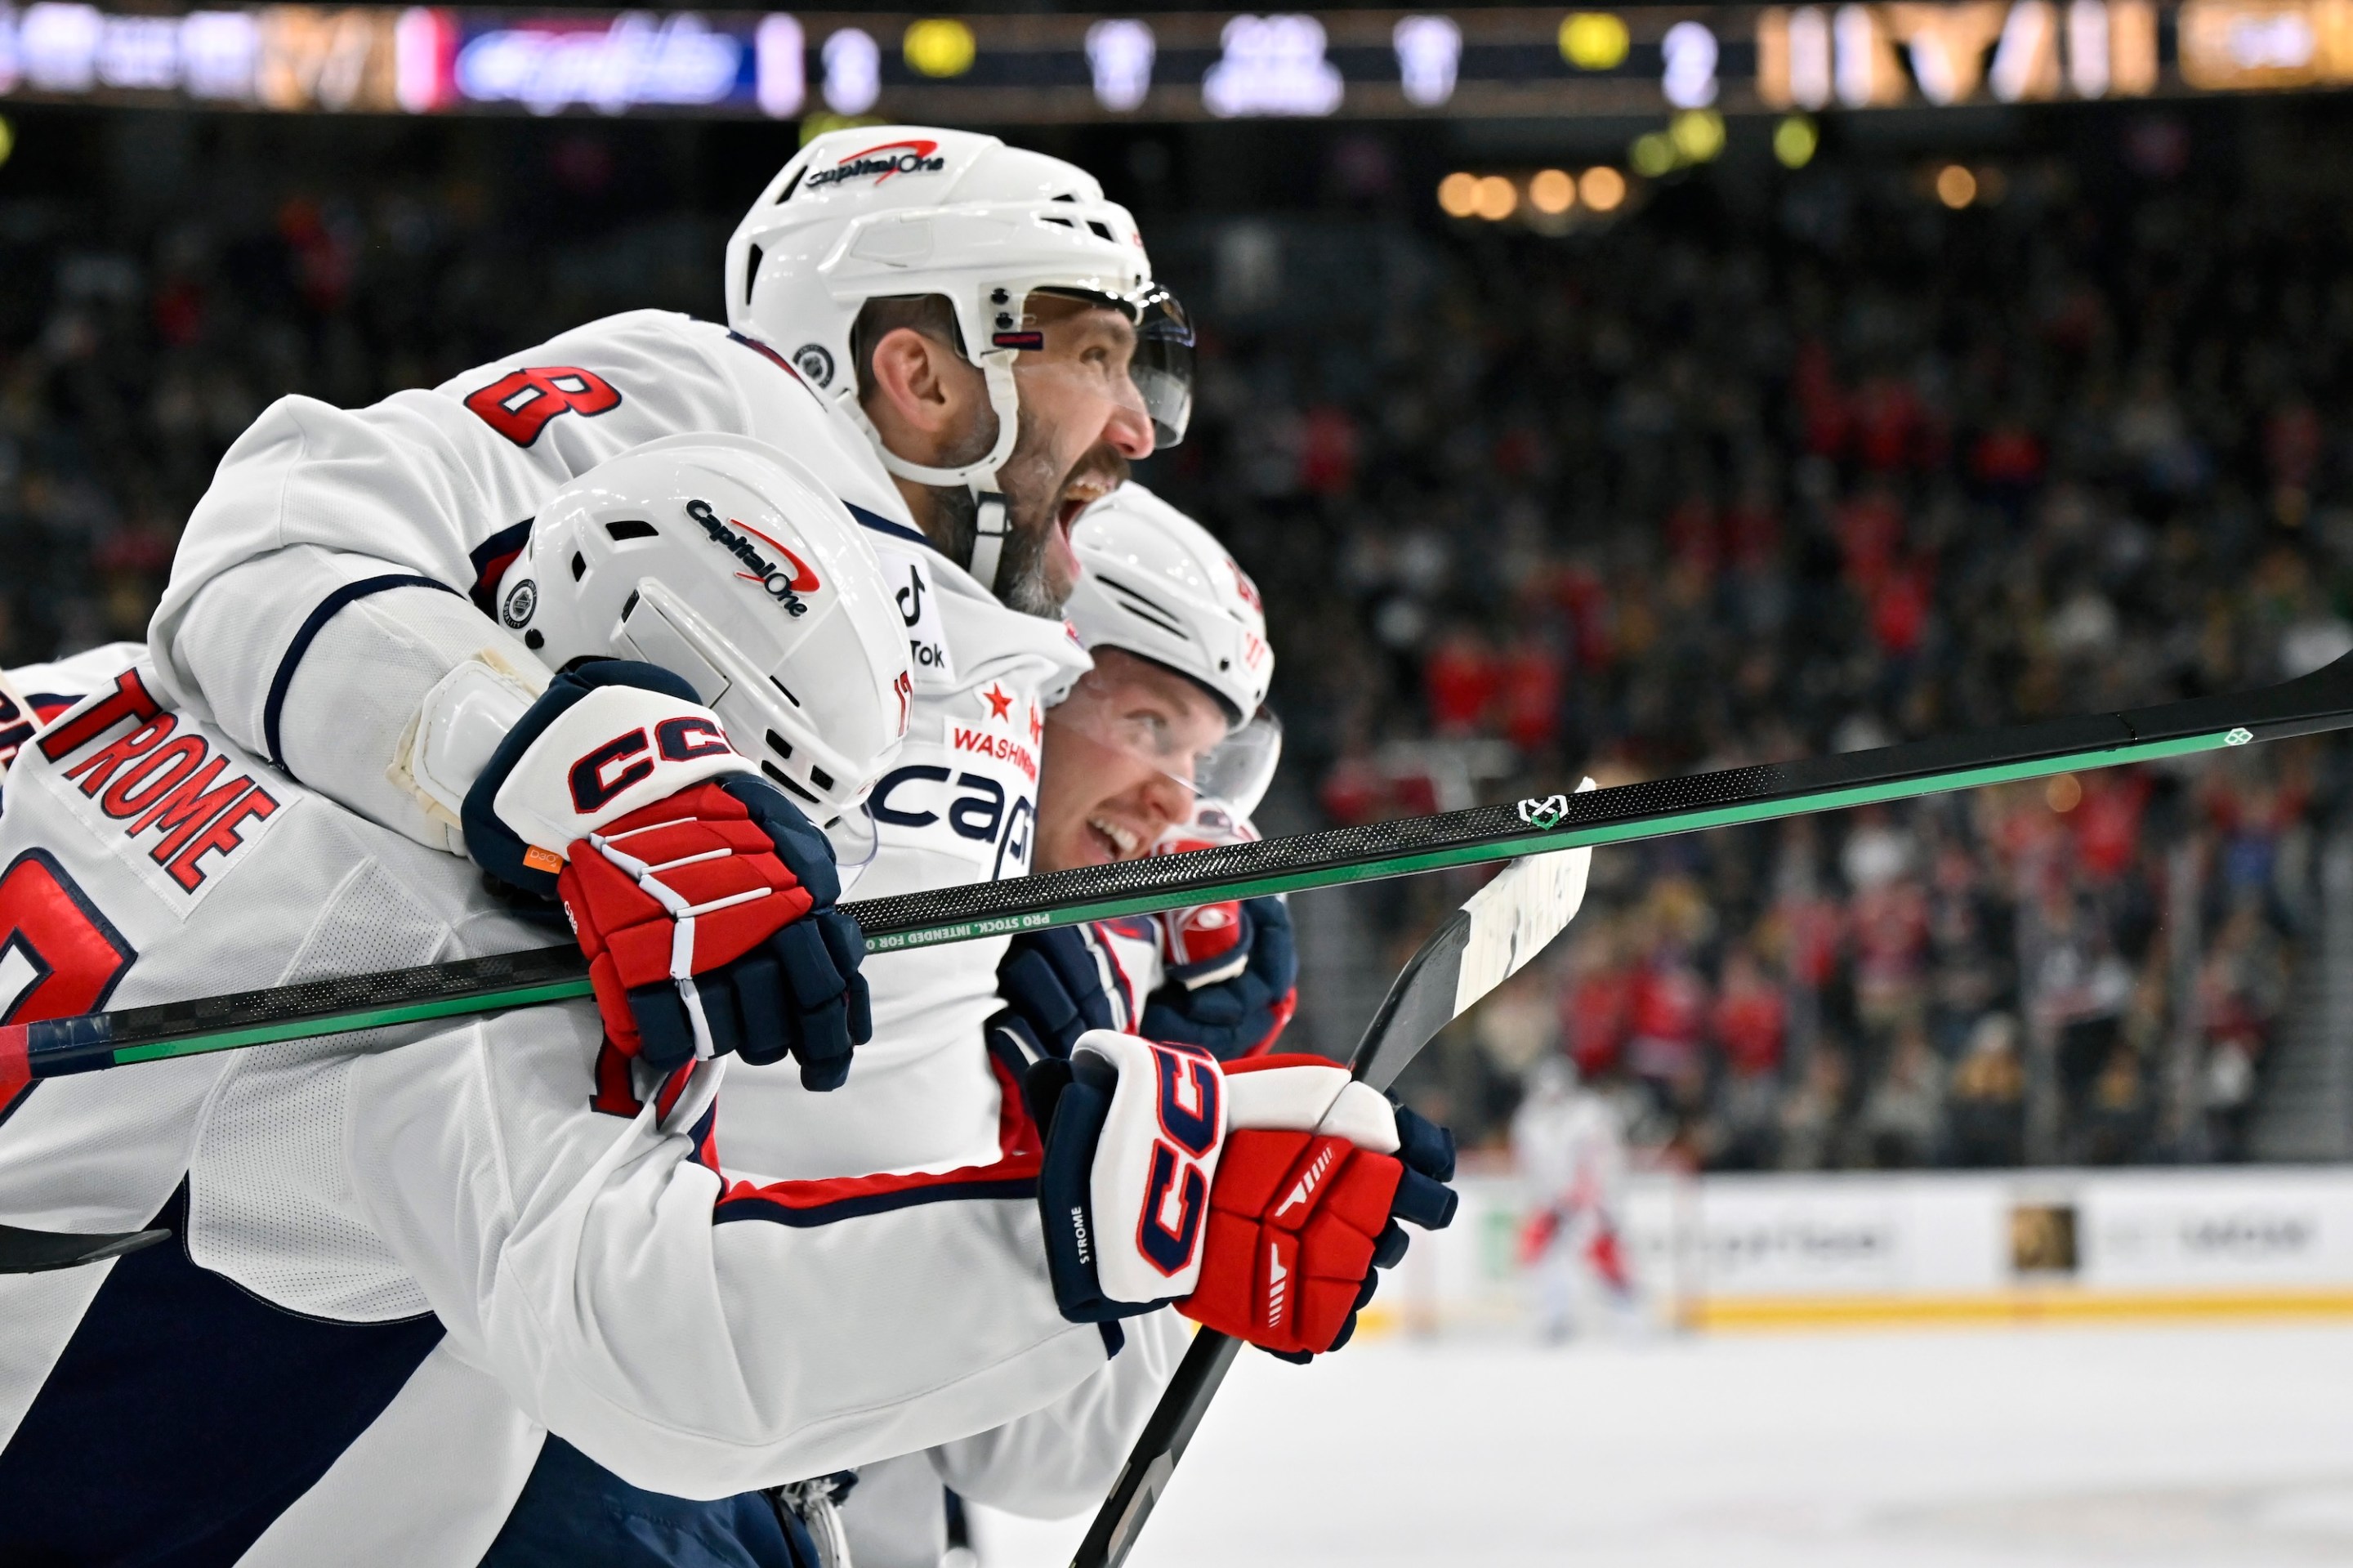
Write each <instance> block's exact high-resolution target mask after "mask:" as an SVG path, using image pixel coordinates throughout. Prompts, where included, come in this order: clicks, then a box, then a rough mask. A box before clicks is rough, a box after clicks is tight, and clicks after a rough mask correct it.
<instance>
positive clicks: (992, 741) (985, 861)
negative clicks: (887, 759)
mask: <svg viewBox="0 0 2353 1568" xmlns="http://www.w3.org/2000/svg"><path fill="white" fill-rule="evenodd" d="M942 705H943V706H944V707H946V709H947V710H948V711H947V712H946V714H945V715H944V716H943V717H942V719H941V722H940V730H939V739H938V740H937V741H936V742H932V741H930V740H928V738H927V737H925V736H923V732H922V731H918V732H917V735H916V737H915V738H913V739H911V740H910V742H909V744H908V747H907V749H906V751H905V752H903V753H902V760H901V764H900V766H899V767H897V768H892V770H891V771H890V772H888V773H886V774H884V775H883V776H882V779H881V782H880V783H878V784H876V785H875V786H874V793H873V794H872V795H871V797H870V798H869V799H868V801H867V810H868V811H869V812H870V813H871V815H872V816H873V818H874V821H876V822H877V823H879V824H881V825H882V826H883V827H885V828H886V829H888V828H898V829H905V830H920V833H919V834H918V835H916V836H917V837H918V839H919V842H925V843H928V844H930V845H931V846H932V847H934V848H939V849H944V850H948V851H950V852H951V853H955V855H956V857H957V858H958V859H962V860H969V861H972V862H974V863H976V865H977V866H979V867H981V868H982V869H984V870H985V871H986V874H987V875H988V876H989V877H991V878H996V877H1003V876H1019V875H1021V874H1023V873H1025V872H1027V871H1028V870H1029V854H1030V849H1031V841H1032V839H1033V838H1034V837H1035V834H1036V829H1037V821H1038V804H1037V799H1036V791H1037V787H1038V749H1039V741H1040V740H1041V738H1042V737H1043V736H1044V734H1045V727H1046V726H1045V709H1044V708H1043V707H1042V706H1041V705H1039V701H1038V699H1037V696H1036V695H1035V694H1033V693H1032V692H1030V691H1029V689H1028V688H1027V687H1026V686H1022V685H1018V684H1009V683H1006V682H1004V681H988V682H986V683H982V684H981V685H978V686H976V687H974V688H972V689H971V690H970V691H967V692H961V693H957V694H953V695H950V696H948V697H946V698H945V699H944V702H943V703H942ZM928 758H936V759H937V760H930V759H928Z"/></svg>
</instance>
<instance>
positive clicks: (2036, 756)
mask: <svg viewBox="0 0 2353 1568" xmlns="http://www.w3.org/2000/svg"><path fill="white" fill-rule="evenodd" d="M2348 726H2353V654H2348V655H2347V656H2346V657H2344V658H2342V659H2339V660H2337V662H2335V663H2333V664H2330V665H2329V666H2328V667H2327V668H2326V669H2323V670H2318V671H2315V672H2314V673H2311V674H2309V675H2305V676H2301V677H2299V678H2298V679H2296V680H2294V681H2288V682H2284V683H2281V684H2279V685H2276V686H2270V687H2266V688H2264V689H2263V690H2262V691H2256V692H2248V693H2244V694H2241V695H2238V696H2228V697H2193V698H2191V699H2189V701H2186V702H2179V703H2168V704H2165V705H2162V706H2158V707H2149V708H2138V709H2135V710H2132V711H2130V712H2126V713H2120V714H2103V715H2094V716H2089V717H2084V718H2073V719H2052V720H2049V721H2046V722H2044V723H2041V724H2031V725H2019V726H2013V727H2011V728H2008V729H1999V730H1991V731H1988V732H1986V733H1984V734H1980V735H1971V736H1948V737H1946V738H1942V739H1936V740H1922V741H1914V742H1912V743H1910V744H1909V745H1905V746H1891V747H1883V748H1881V749H1879V750H1875V751H1855V752H1849V753H1846V754H1845V755H1843V756H1840V757H1827V758H1813V759H1810V760H1808V761H1802V762H1788V763H1777V764H1772V765H1767V766H1759V767H1753V768H1727V769H1725V770H1724V771H1723V772H1720V773H1698V774H1691V775H1688V776H1685V777H1683V778H1675V779H1652V780H1651V781H1649V782H1647V783H1641V784H1622V785H1620V786H1619V787H1618V788H1616V789H1598V790H1594V791H1591V792H1590V793H1585V794H1577V795H1567V794H1560V795H1552V796H1548V797H1546V798H1544V799H1541V800H1537V799H1530V800H1521V801H1518V802H1517V803H1516V804H1515V805H1512V806H1478V807H1473V808H1472V809H1471V810H1466V811H1450V812H1446V813H1444V814H1442V815H1439V816H1434V817H1409V818H1406V819H1404V820H1402V821H1388V822H1374V823H1370V824H1368V825H1366V826H1364V827H1356V828H1334V829H1330V830H1328V831H1326V832H1315V833H1300V834H1296V835H1293V836H1292V837H1289V838H1280V839H1263V840H1258V841H1254V842H1248V843H1236V844H1221V845H1219V846H1218V847H1217V848H1214V849H1204V850H1193V851H1189V852H1187V853H1184V854H1173V855H1156V856H1154V857H1152V858H1150V859H1146V860H1131V861H1121V862H1118V863H1114V864H1111V865H1091V866H1082V867H1081V868H1079V869H1077V870H1073V871H1058V872H1050V873H1047V874H1043V875H1039V876H1024V877H1017V878H1015V879H1013V880H1011V881H1007V882H979V883H972V884H969V885H964V886H959V887H948V888H940V889H935V890H931V891H926V892H922V893H906V894H901V895H897V896H895V897H891V898H873V899H863V900H860V901H858V902H856V903H851V904H845V905H843V906H842V907H843V909H844V910H846V911H847V912H848V913H849V915H851V916H853V917H855V918H856V920H857V921H858V924H859V926H860V928H861V929H862V930H863V931H864V932H865V934H866V946H867V949H868V951H870V952H877V953H888V952H895V951H898V950H900V949H902V948H922V947H930V946H933V945H935V944H938V943H944V942H963V941H969V940H971V939H972V938H976V937H988V936H1001V935H1005V934H1008V933H1011V932H1017V931H1029V930H1037V929H1039V928H1041V927H1048V926H1068V925H1075V924H1078V923H1080V922H1082V921H1087V920H1107V919H1112V918H1114V917H1116V916H1123V915H1143V914H1149V913H1151V912H1152V911H1154V910H1159V909H1174V908H1179V907H1182V906H1186V905H1190V904H1199V903H1204V902H1207V901H1209V900H1213V899H1222V898H1250V897H1256V896H1258V895H1261V894H1270V893H1290V892H1296V891H1300V890H1303V889H1306V888H1313V887H1329V886H1335V885H1340V884H1343V883H1350V882H1365V881H1370V880H1373V879H1376V878H1379V877H1387V876H1404V875H1408V874H1412V873H1415V872H1422V871H1436V870H1440V869H1442V868H1444V867H1448V866H1457V865H1479V864H1483V863H1489V862H1493V861H1501V860H1516V859H1518V858H1519V857H1521V856H1523V855H1528V854H1536V853H1544V852H1546V851H1549V850H1556V849H1575V848H1579V847H1582V846H1585V845H1588V844H1609V843H1626V842H1633V841H1636V840H1641V839H1655V838H1663V837H1666V836H1668V835H1670V834H1673V833H1687V832H1698V831H1700V830H1702V829H1704V828H1717V827H1725V826H1729V825H1731V824H1734V823H1739V822H1759V821H1769V820H1770V819H1772V818H1775V817H1790V816H1800V815H1805V814H1808V813H1810V812H1815V811H1829V810H1839V809H1840V808H1842V807H1847V806H1862V805H1869V804H1871V803H1873V802H1874V801H1881V800H1904V799H1906V798H1909V797H1912V796H1916V795H1933V794H1938V793H1942V792H1944V791H1947V790H1952V789H1975V788H1977V787H1978V786H1981V785H1987V784H2001V783H2007V782H2010V781H2012V780H2015V779H2039V778H2042V777H2044V776H2046V775H2049V774H2052V773H2064V772H2069V771H2073V770H2082V769H2089V768H2114V767H2116V766H2118V765H2120V764H2123V763H2129V762H2150V761H2155V760H2158V759H2159V758H2168V757H2182V756H2187V755H2190V754H2193V753H2197V752H2203V751H2217V750H2221V749H2222V748H2224V747H2233V746H2243V745H2246V744H2247V743H2248V742H2250V741H2257V740H2275V739H2280V738H2283V737H2284V736H2295V735H2311V734H2316V733H2319V732H2322V731H2326V730H2335V729H2343V728H2346V727H2348ZM587 994H589V989H588V980H587V975H586V965H585V964H584V963H583V962H582V960H581V958H580V954H579V950H578V949H577V948H574V947H572V946H570V945H568V944H567V945H565V946H561V947H554V948H535V949H533V950H532V951H529V952H522V953H503V954H498V955H495V956H492V957H490V958H480V959H459V960H458V961H457V962H454V963H447V964H428V965H426V966H424V967H422V968H419V969H392V970H387V971H385V972H384V973H381V974H370V975H353V976H350V977H348V978H345V979H341V980H311V981H306V982H305V983H303V984H301V985H290V986H278V987H273V988H270V989H269V990H264V991H243V992H240V993H237V994H236V995H232V996H216V997H204V998H199V999H197V1000H195V1001H173V1002H159V1003H156V1004H154V1005H153V1006H149V1007H134V1008H128V1009H125V1010H123V1011H121V1012H105V1013H90V1014H87V1015H85V1016H82V1017H79V1018H58V1019H51V1020H48V1021H47V1022H38V1023H27V1024H5V1025H0V1105H5V1103H7V1101H8V1100H9V1099H10V1098H11V1097H13V1094H14V1091H15V1090H16V1089H17V1088H19V1087H21V1086H23V1085H24V1083H25V1082H26V1081H27V1080H28V1079H36V1078H47V1077H55V1076H58V1075H61V1074H65V1073H79V1072H88V1071H90V1070H92V1069H94V1068H100V1067H113V1066H128V1065H132V1064H133V1063H137V1062H153V1061H162V1060H165V1059H168V1058H170V1057H174V1056H193V1055H198V1054H203V1053H205V1052H207V1051H226V1050H231V1049H234V1048H236V1047H237V1046H241V1045H259V1044H264V1043H266V1042H269V1041H273V1040H291V1039H299V1038H302V1037H305V1036H308V1035H314V1034H340V1033H349V1032H352V1031H354V1030H361V1029H381V1028H385V1027H387V1026H389V1025H393V1024H398V1023H413V1022H419V1021H421V1020H426V1019H433V1018H448V1017H455V1016H459V1015H461V1014H467V1013H477V1012H499V1011H501V1010H503V1009H506V1008H511V1007H528V1006H531V1005H533V1004H534V1003H537V1002H546V1001H565V1000H568V999H571V998H575V997H584V996H586V995H587Z"/></svg>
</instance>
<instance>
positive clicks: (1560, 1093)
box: [1512, 1054, 1638, 1341]
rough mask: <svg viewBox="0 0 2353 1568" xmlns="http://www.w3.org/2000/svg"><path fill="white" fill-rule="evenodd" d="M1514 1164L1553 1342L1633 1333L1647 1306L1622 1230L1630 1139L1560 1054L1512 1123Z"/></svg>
mask: <svg viewBox="0 0 2353 1568" xmlns="http://www.w3.org/2000/svg"><path fill="white" fill-rule="evenodd" d="M1512 1162H1513V1164H1514V1166H1515V1167H1516V1168H1517V1170H1518V1171H1519V1175H1520V1181H1521V1182H1522V1184H1523V1185H1524V1186H1525V1190H1526V1192H1527V1195H1528V1203H1529V1212H1528V1216H1527V1219H1526V1221H1525V1223H1524V1224H1522V1226H1521V1229H1520V1245H1519V1253H1520V1264H1521V1266H1522V1267H1524V1268H1526V1269H1528V1270H1530V1271H1531V1272H1532V1273H1534V1274H1535V1283H1536V1300H1537V1321H1538V1324H1539V1326H1540V1328H1541V1330H1542V1331H1543V1334H1544V1337H1545V1338H1546V1339H1547V1340H1555V1341H1558V1340H1566V1339H1567V1338H1568V1337H1569V1336H1570V1335H1571V1334H1573V1333H1579V1332H1591V1331H1593V1330H1595V1329H1596V1328H1598V1327H1600V1326H1602V1325H1603V1324H1605V1323H1606V1324H1609V1325H1610V1326H1612V1327H1621V1328H1622V1327H1630V1326H1631V1325H1632V1323H1633V1320H1634V1314H1635V1311H1636V1308H1637V1306H1638V1301H1637V1298H1636V1295H1635V1287H1634V1277H1633V1274H1632V1271H1631V1269H1630V1266H1629V1264H1628V1259H1627V1255H1626V1246H1625V1242H1624V1240H1623V1232H1622V1230H1621V1228H1620V1214H1621V1209H1620V1198H1621V1194H1622V1192H1623V1191H1624V1186H1625V1177H1626V1135H1625V1129H1624V1128H1622V1127H1621V1126H1620V1122H1619V1115H1618V1111H1617V1108H1616V1107H1614V1106H1612V1105H1611V1104H1610V1103H1609V1100H1608V1099H1607V1098H1605V1097H1602V1096H1600V1095H1598V1094H1596V1093H1594V1092H1593V1091H1592V1090H1591V1089H1588V1088H1587V1087H1586V1086H1583V1085H1582V1084H1580V1083H1579V1082H1578V1081H1577V1069H1576V1068H1575V1067H1574V1066H1572V1065H1569V1063H1568V1061H1567V1059H1566V1058H1565V1057H1562V1056H1559V1055H1557V1054H1554V1055H1547V1056H1546V1057H1544V1058H1542V1059H1541V1060H1539V1061H1538V1062H1537V1063H1536V1064H1535V1066H1533V1067H1531V1068H1530V1069H1529V1070H1528V1075H1527V1094H1526V1097H1525V1098H1524V1099H1523V1100H1522V1101H1521V1102H1520V1108H1519V1110H1518V1112H1517V1113H1516V1114H1514V1117H1513V1118H1512Z"/></svg>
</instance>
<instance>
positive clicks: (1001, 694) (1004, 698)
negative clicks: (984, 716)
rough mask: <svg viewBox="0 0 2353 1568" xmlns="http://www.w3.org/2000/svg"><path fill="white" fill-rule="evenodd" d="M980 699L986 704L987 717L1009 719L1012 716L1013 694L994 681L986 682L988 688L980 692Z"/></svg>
mask: <svg viewBox="0 0 2353 1568" xmlns="http://www.w3.org/2000/svg"><path fill="white" fill-rule="evenodd" d="M980 700H981V701H982V702H984V703H987V705H988V716H989V717H991V718H993V719H1009V718H1011V717H1012V716H1013V695H1012V694H1011V693H1009V692H1008V691H1007V690H1006V689H1005V688H1004V687H1003V686H1000V685H998V684H997V683H996V682H994V681H991V682H990V683H988V690H987V691H985V692H983V693H981V694H980Z"/></svg>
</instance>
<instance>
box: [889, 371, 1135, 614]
mask: <svg viewBox="0 0 2353 1568" xmlns="http://www.w3.org/2000/svg"><path fill="white" fill-rule="evenodd" d="M1019 418H1020V434H1019V436H1018V439H1017V440H1015V441H1014V443H1013V455H1012V456H1010V457H1008V458H1007V459H1006V460H1005V466H1004V467H1003V468H1000V469H998V470H997V489H998V491H999V492H1000V493H1003V495H1004V496H1005V507H1006V520H1007V524H1008V527H1009V529H1010V532H1009V533H1008V535H1006V540H1005V546H1004V549H1003V551H1002V552H1001V553H1000V554H999V556H997V582H996V585H995V588H996V593H997V602H999V603H1000V604H1002V605H1004V606H1005V608H1006V609H1012V610H1018V611H1019V612H1020V613H1022V614H1023V615H1035V616H1039V617H1041V618H1043V619H1045V620H1059V619H1060V616H1061V613H1062V600H1063V599H1064V597H1065V594H1064V593H1060V592H1057V591H1056V590H1055V588H1054V587H1053V585H1052V583H1051V582H1050V580H1049V578H1048V573H1047V569H1046V556H1047V551H1048V549H1049V547H1050V545H1051V542H1052V540H1053V536H1054V533H1055V531H1056V530H1057V529H1059V528H1060V526H1061V523H1060V513H1061V509H1062V498H1063V492H1064V491H1065V490H1066V489H1067V488H1068V487H1069V485H1070V484H1071V482H1072V481H1074V480H1076V479H1079V478H1080V477H1081V476H1082V475H1099V476H1101V478H1102V480H1103V488H1104V490H1105V491H1106V492H1108V491H1111V490H1115V489H1117V488H1118V487H1119V486H1120V485H1121V484H1122V483H1123V482H1125V481H1126V479H1127V474H1128V465H1127V459H1126V458H1125V457H1124V456H1123V455H1122V454H1121V452H1120V451H1119V449H1118V448H1116V447H1113V446H1112V445H1111V444H1110V443H1109V442H1107V441H1098V442H1096V443H1095V444H1094V445H1093V446H1092V448H1090V449H1088V450H1087V451H1086V453H1085V454H1084V455H1083V456H1082V457H1081V458H1080V459H1079V461H1077V462H1075V463H1073V464H1071V467H1070V470H1069V471H1067V472H1063V473H1057V472H1055V471H1054V463H1053V457H1052V454H1051V453H1050V451H1048V450H1046V449H1047V442H1046V441H1045V440H1042V439H1041V438H1040V437H1039V430H1038V427H1037V424H1036V422H1035V420H1034V419H1033V418H1032V417H1031V415H1030V412H1029V408H1027V407H1024V408H1022V409H1021V411H1020V415H1019ZM988 440H989V442H991V443H993V442H994V440H996V431H995V429H991V430H990V431H989V437H988ZM980 450H981V451H983V452H986V451H987V450H988V449H987V444H982V445H981V448H980ZM954 461H965V462H969V461H976V460H974V459H971V458H961V459H956V460H954ZM932 494H933V495H934V497H936V498H937V503H936V508H935V510H934V517H935V518H936V520H937V522H938V524H940V526H939V530H938V534H937V535H935V538H936V539H937V542H938V544H939V546H940V548H941V551H942V553H943V554H944V555H945V556H947V557H948V559H950V560H952V561H965V562H969V561H970V560H971V559H972V550H973V546H974V544H975V543H976V540H977V539H978V536H979V532H980V503H978V502H976V500H974V499H973V493H972V492H971V491H970V490H969V489H967V488H965V486H963V485H953V486H936V487H934V488H933V490H932ZM981 586H982V587H983V588H987V587H989V586H990V585H989V584H987V583H983V584H982V585H981Z"/></svg>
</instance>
